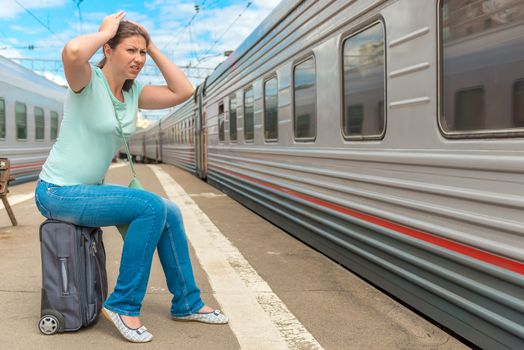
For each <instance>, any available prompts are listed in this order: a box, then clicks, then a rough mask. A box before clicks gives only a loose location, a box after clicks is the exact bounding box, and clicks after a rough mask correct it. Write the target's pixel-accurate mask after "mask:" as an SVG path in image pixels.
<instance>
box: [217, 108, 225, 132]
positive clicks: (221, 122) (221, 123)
mask: <svg viewBox="0 0 524 350" xmlns="http://www.w3.org/2000/svg"><path fill="white" fill-rule="evenodd" d="M218 140H219V141H224V102H220V103H219V104H218Z"/></svg>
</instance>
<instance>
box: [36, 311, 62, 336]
mask: <svg viewBox="0 0 524 350" xmlns="http://www.w3.org/2000/svg"><path fill="white" fill-rule="evenodd" d="M38 329H40V332H41V333H42V334H45V335H52V334H55V333H58V332H63V329H64V317H63V316H62V314H60V313H59V312H57V311H54V310H45V312H43V313H42V317H41V318H40V321H39V322H38Z"/></svg>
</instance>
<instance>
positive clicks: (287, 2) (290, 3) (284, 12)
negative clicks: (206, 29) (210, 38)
mask: <svg viewBox="0 0 524 350" xmlns="http://www.w3.org/2000/svg"><path fill="white" fill-rule="evenodd" d="M302 2H304V0H282V1H281V2H280V4H278V5H277V7H275V9H274V10H273V11H271V13H270V14H269V15H268V16H267V17H266V18H265V19H264V20H263V21H262V23H260V24H259V25H258V27H256V29H255V30H254V31H253V32H252V33H251V34H250V35H249V36H248V37H247V38H246V40H244V41H243V42H242V44H240V46H239V47H238V48H237V49H236V50H235V51H233V53H232V54H231V55H229V57H228V58H227V59H226V60H225V61H224V62H222V63H221V64H220V65H219V66H218V67H217V68H216V69H215V70H214V71H213V73H211V75H210V76H209V77H208V78H207V79H206V81H205V82H204V84H206V85H205V86H206V87H207V86H210V85H212V84H213V83H214V82H215V81H217V80H218V79H219V78H220V77H221V76H222V74H224V73H225V72H226V71H227V70H228V69H229V68H231V67H232V66H233V65H234V64H235V63H236V62H237V61H238V60H240V59H241V58H242V56H244V55H245V54H246V53H247V52H248V51H249V50H250V49H251V48H252V47H253V46H255V45H256V44H257V43H258V42H259V41H260V40H262V39H263V38H264V37H265V36H266V35H267V34H268V33H269V32H270V31H271V30H272V29H273V28H274V27H275V26H277V25H278V24H279V23H280V22H281V21H282V20H283V19H284V18H286V17H287V16H288V14H289V13H290V12H292V11H293V10H294V9H295V8H296V7H297V6H298V5H300V4H301V3H302Z"/></svg>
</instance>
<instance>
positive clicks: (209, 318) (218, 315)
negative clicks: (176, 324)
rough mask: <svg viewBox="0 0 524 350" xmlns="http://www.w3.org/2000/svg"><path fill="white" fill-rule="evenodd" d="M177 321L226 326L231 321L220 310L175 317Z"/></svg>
mask: <svg viewBox="0 0 524 350" xmlns="http://www.w3.org/2000/svg"><path fill="white" fill-rule="evenodd" d="M173 319H174V320H175V321H195V322H203V323H210V324H226V323H228V322H229V319H228V317H227V316H226V315H224V314H223V313H222V312H220V310H213V311H211V312H197V313H194V314H191V315H187V316H173Z"/></svg>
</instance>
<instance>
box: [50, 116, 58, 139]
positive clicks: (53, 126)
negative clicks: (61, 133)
mask: <svg viewBox="0 0 524 350" xmlns="http://www.w3.org/2000/svg"><path fill="white" fill-rule="evenodd" d="M57 136H58V113H56V112H53V111H51V140H56V137H57Z"/></svg>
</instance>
